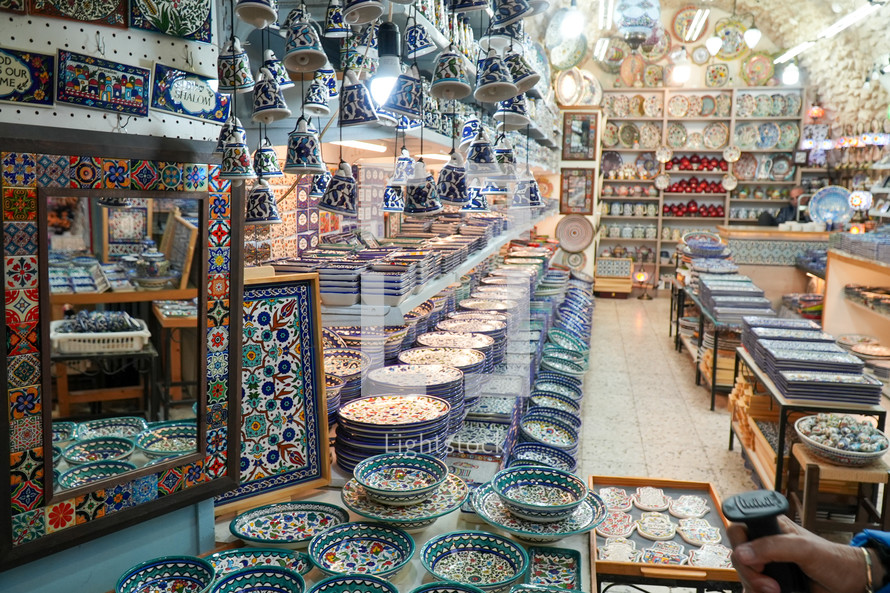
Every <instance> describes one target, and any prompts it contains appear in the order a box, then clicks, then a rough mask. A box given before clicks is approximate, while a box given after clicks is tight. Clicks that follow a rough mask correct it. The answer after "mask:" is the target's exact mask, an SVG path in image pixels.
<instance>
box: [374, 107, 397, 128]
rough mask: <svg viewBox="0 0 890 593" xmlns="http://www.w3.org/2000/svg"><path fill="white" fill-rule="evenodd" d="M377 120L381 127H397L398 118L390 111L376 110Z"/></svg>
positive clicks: (380, 108)
mask: <svg viewBox="0 0 890 593" xmlns="http://www.w3.org/2000/svg"><path fill="white" fill-rule="evenodd" d="M377 119H378V121H379V122H380V124H381V125H384V126H386V127H387V128H395V127H396V126H398V125H399V116H398V115H396V114H395V113H393V112H392V111H387V110H386V109H384V108H383V107H378V108H377Z"/></svg>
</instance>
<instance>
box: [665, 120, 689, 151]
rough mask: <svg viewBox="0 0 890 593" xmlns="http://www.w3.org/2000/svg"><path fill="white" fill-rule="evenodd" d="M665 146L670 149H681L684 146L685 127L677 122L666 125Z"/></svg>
mask: <svg viewBox="0 0 890 593" xmlns="http://www.w3.org/2000/svg"><path fill="white" fill-rule="evenodd" d="M667 145H668V146H670V147H671V148H683V147H684V146H686V126H684V125H683V124H681V123H679V122H673V123H671V124H670V125H668V129H667Z"/></svg>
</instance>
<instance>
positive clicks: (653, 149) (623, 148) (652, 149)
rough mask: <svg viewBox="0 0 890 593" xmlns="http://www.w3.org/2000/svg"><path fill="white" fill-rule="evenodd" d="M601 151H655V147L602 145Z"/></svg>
mask: <svg viewBox="0 0 890 593" xmlns="http://www.w3.org/2000/svg"><path fill="white" fill-rule="evenodd" d="M603 152H655V148H625V147H621V148H618V147H617V146H615V147H612V148H606V147H605V146H603Z"/></svg>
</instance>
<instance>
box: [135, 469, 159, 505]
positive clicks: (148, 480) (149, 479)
mask: <svg viewBox="0 0 890 593" xmlns="http://www.w3.org/2000/svg"><path fill="white" fill-rule="evenodd" d="M131 484H132V488H131V492H132V498H133V504H142V503H144V502H149V501H151V500H154V499H156V498H157V497H158V474H148V475H147V476H142V477H141V478H137V479H135V480H133V481H132V482H131Z"/></svg>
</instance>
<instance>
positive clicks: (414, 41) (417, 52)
mask: <svg viewBox="0 0 890 593" xmlns="http://www.w3.org/2000/svg"><path fill="white" fill-rule="evenodd" d="M405 48H406V51H407V56H408V59H409V60H416V59H417V58H420V57H423V56H425V55H427V54H431V53H433V52H434V51H436V45H435V44H434V43H433V40H432V39H430V34H429V32H427V30H426V27H424V26H423V25H420V24H417V23H415V24H413V25H411V26H410V27H408V30H407V31H405Z"/></svg>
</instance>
